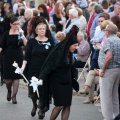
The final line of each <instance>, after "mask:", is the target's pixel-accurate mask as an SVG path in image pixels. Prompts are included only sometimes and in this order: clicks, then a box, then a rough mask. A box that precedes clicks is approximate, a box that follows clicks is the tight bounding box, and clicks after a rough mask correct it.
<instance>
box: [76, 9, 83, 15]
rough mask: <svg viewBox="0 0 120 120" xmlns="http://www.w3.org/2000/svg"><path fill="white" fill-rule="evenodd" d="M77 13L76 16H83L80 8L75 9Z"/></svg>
mask: <svg viewBox="0 0 120 120" xmlns="http://www.w3.org/2000/svg"><path fill="white" fill-rule="evenodd" d="M75 9H76V10H77V11H78V16H81V15H83V11H82V9H81V8H75Z"/></svg>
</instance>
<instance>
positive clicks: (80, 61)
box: [75, 31, 90, 68]
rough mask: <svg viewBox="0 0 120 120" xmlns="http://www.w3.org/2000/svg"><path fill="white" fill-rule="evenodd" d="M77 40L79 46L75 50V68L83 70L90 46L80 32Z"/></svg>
mask: <svg viewBox="0 0 120 120" xmlns="http://www.w3.org/2000/svg"><path fill="white" fill-rule="evenodd" d="M77 39H78V41H79V43H80V44H79V46H78V49H77V58H76V61H75V67H76V68H84V66H85V64H86V62H87V60H88V57H89V54H90V45H89V43H88V42H87V41H86V40H85V39H84V34H83V33H82V32H81V31H79V32H78V34H77Z"/></svg>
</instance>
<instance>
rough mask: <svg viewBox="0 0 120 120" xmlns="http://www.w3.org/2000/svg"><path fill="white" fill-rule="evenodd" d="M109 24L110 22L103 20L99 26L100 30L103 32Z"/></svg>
mask: <svg viewBox="0 0 120 120" xmlns="http://www.w3.org/2000/svg"><path fill="white" fill-rule="evenodd" d="M110 23H112V22H111V21H109V20H104V21H103V22H102V23H101V24H100V28H101V30H104V29H105V28H106V26H107V25H108V24H110Z"/></svg>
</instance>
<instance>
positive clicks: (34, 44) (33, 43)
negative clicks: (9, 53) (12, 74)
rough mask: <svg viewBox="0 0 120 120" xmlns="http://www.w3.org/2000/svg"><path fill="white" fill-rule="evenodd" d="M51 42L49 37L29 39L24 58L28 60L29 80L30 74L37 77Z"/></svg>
mask: <svg viewBox="0 0 120 120" xmlns="http://www.w3.org/2000/svg"><path fill="white" fill-rule="evenodd" d="M51 47H52V44H51V42H50V39H48V40H47V41H45V42H38V41H37V40H36V39H35V38H33V39H30V40H29V41H28V44H27V46H26V54H25V60H26V61H27V62H28V70H27V75H28V79H29V80H30V79H31V77H32V76H36V77H37V78H38V76H39V74H40V70H41V67H42V65H43V63H44V62H45V60H46V57H47V56H48V54H49V52H50V49H51Z"/></svg>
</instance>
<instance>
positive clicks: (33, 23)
mask: <svg viewBox="0 0 120 120" xmlns="http://www.w3.org/2000/svg"><path fill="white" fill-rule="evenodd" d="M39 23H45V24H46V20H45V19H44V17H42V16H35V17H32V18H31V20H30V28H31V30H30V35H32V34H34V35H36V32H35V28H36V26H37V25H38V24H39ZM47 29H48V26H47Z"/></svg>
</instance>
